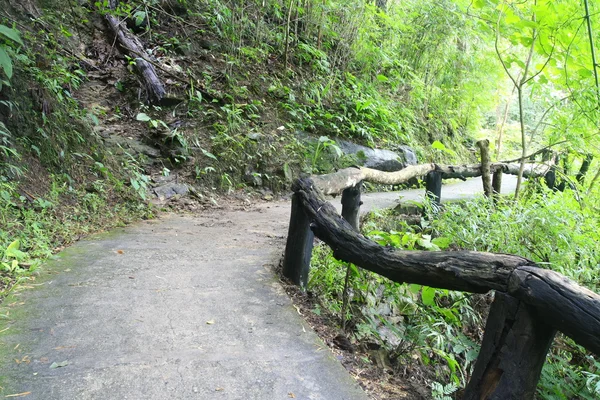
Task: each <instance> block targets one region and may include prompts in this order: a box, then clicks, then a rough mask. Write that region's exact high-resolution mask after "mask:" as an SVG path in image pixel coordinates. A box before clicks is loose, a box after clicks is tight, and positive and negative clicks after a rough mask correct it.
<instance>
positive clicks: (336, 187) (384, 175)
mask: <svg viewBox="0 0 600 400" xmlns="http://www.w3.org/2000/svg"><path fill="white" fill-rule="evenodd" d="M551 166H552V164H550V163H532V164H526V165H525V171H524V172H523V176H524V177H526V178H529V177H532V176H544V175H545V174H546V173H547V172H548V171H549V170H550V168H551ZM489 167H490V173H494V172H496V171H497V170H499V169H501V170H502V171H503V172H504V173H506V174H512V175H517V174H518V172H519V164H502V163H493V164H490V165H489ZM433 171H436V172H440V173H441V174H442V179H466V178H474V177H478V176H481V164H465V165H437V164H419V165H409V166H407V167H406V168H404V169H401V170H400V171H394V172H385V171H379V170H376V169H372V168H366V167H351V168H344V169H341V170H339V171H337V172H333V173H331V174H325V175H315V176H313V177H312V179H313V181H314V183H315V185H316V186H317V187H318V188H319V190H320V191H321V192H322V193H323V194H324V195H338V194H340V193H342V192H343V191H344V190H345V189H347V188H350V187H354V186H356V185H358V183H359V182H361V181H367V182H371V183H380V184H382V185H398V184H401V183H405V182H408V181H409V180H410V179H412V178H418V177H422V176H425V175H427V174H428V173H430V172H433Z"/></svg>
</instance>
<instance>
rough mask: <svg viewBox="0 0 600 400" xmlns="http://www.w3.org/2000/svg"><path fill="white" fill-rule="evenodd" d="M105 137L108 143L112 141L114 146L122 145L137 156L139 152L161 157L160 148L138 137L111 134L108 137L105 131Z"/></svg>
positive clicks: (152, 156) (151, 156)
mask: <svg viewBox="0 0 600 400" xmlns="http://www.w3.org/2000/svg"><path fill="white" fill-rule="evenodd" d="M102 135H103V137H104V141H105V142H106V143H110V144H112V145H114V146H120V147H121V148H123V149H125V150H127V151H128V152H129V153H131V155H133V156H136V155H138V154H144V155H145V156H147V157H150V158H158V157H160V150H158V149H157V148H155V147H152V146H148V145H146V144H144V143H142V142H140V141H139V140H137V139H134V138H128V137H124V136H119V135H110V136H108V137H106V136H104V135H106V133H105V132H103V133H102Z"/></svg>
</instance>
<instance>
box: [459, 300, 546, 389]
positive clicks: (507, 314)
mask: <svg viewBox="0 0 600 400" xmlns="http://www.w3.org/2000/svg"><path fill="white" fill-rule="evenodd" d="M555 333H556V330H555V329H553V328H552V327H550V326H549V325H547V324H545V323H544V322H543V321H542V320H541V319H539V318H538V317H537V314H536V312H535V310H534V309H533V308H531V306H528V305H526V304H525V303H523V302H521V301H519V300H517V299H515V298H514V297H512V296H509V295H506V294H503V293H500V292H496V293H495V298H494V302H493V303H492V307H491V308H490V314H489V316H488V319H487V323H486V326H485V334H484V336H483V343H482V345H481V350H480V352H479V356H478V357H477V361H476V363H475V368H474V370H473V375H472V376H471V380H470V382H469V383H468V385H467V387H466V389H465V394H464V396H463V400H529V399H533V398H534V395H535V390H536V387H537V383H538V380H539V378H540V374H541V372H542V366H543V365H544V361H545V359H546V353H547V352H548V349H549V348H550V345H551V344H552V340H553V338H554V335H555Z"/></svg>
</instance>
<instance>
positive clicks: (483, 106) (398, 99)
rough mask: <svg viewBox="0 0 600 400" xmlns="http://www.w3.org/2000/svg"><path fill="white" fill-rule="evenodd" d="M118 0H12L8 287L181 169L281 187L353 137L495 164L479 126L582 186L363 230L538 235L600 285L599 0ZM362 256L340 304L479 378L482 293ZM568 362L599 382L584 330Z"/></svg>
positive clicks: (435, 243)
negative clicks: (548, 159) (482, 150)
mask: <svg viewBox="0 0 600 400" xmlns="http://www.w3.org/2000/svg"><path fill="white" fill-rule="evenodd" d="M113 3H115V2H113V1H111V2H108V1H104V2H102V1H97V2H93V1H88V2H85V1H75V0H68V1H55V0H46V1H44V2H41V1H40V2H35V1H31V0H28V1H23V2H21V3H20V4H16V2H9V1H6V0H4V1H0V4H1V5H2V9H3V11H2V12H0V84H1V91H0V199H1V201H0V256H1V257H0V277H1V278H2V285H1V288H2V289H3V290H9V289H10V288H11V287H12V286H13V284H14V282H16V281H18V280H23V279H34V277H35V274H34V273H33V272H34V271H35V269H36V268H37V266H38V264H39V262H40V260H43V259H44V258H45V257H48V256H49V255H50V254H51V253H52V252H53V251H55V250H56V249H58V248H60V247H61V246H63V245H65V244H68V243H70V242H72V241H73V240H76V239H77V238H78V237H80V236H81V235H84V234H86V233H88V232H91V231H95V230H98V229H102V228H103V227H108V226H113V225H114V224H121V223H126V222H127V221H129V220H132V219H136V218H140V217H144V216H148V215H150V214H151V210H150V209H149V208H148V206H147V204H146V203H147V200H148V197H147V189H148V187H149V186H150V185H151V183H152V181H153V180H155V181H158V180H159V178H160V177H163V178H166V177H168V176H178V177H179V178H180V179H182V180H184V181H186V182H188V183H190V184H193V185H195V186H196V187H197V190H198V194H199V197H206V198H212V197H213V195H214V193H215V192H231V191H234V190H238V189H240V188H246V189H248V190H254V189H255V187H266V188H269V189H271V190H283V189H285V188H286V187H287V185H288V183H289V181H290V180H291V179H292V178H293V177H294V176H297V175H298V174H301V173H316V172H327V171H329V170H331V169H334V168H338V167H342V166H344V165H348V164H352V163H355V162H356V161H357V160H355V159H351V158H349V157H344V156H340V154H339V152H338V151H337V150H339V149H338V147H337V146H336V140H339V139H342V138H343V139H349V140H352V141H355V142H358V143H362V144H366V145H370V146H377V147H381V148H388V149H392V150H393V149H395V148H397V146H399V145H401V144H405V145H410V146H412V147H413V148H414V149H415V150H416V152H417V154H418V155H419V157H420V159H421V160H422V161H427V162H429V161H436V162H472V161H475V160H476V156H475V153H474V152H473V144H474V142H475V141H476V140H477V139H481V138H488V139H490V141H491V142H492V152H493V154H494V157H495V159H496V160H503V159H507V158H519V157H520V159H521V160H524V159H525V158H524V157H523V156H528V155H530V154H533V153H536V152H538V151H539V150H542V149H549V150H552V151H556V152H557V153H560V156H559V162H558V166H559V168H558V170H557V172H558V175H559V180H560V181H562V182H563V183H562V186H561V188H565V187H566V188H567V190H565V191H563V192H560V191H559V192H553V191H544V190H543V189H540V188H539V187H538V186H531V187H528V188H526V190H525V192H524V194H523V193H522V194H523V195H522V196H520V198H519V199H517V200H515V202H511V203H507V204H501V205H498V206H497V207H493V206H492V205H491V204H487V203H482V202H479V201H476V202H473V203H469V204H467V205H461V206H452V207H449V208H447V209H446V210H445V211H444V212H443V213H441V214H439V217H438V218H437V219H432V220H430V221H429V222H427V223H422V225H421V226H420V227H417V228H415V227H414V226H408V225H406V224H403V223H401V222H398V223H397V225H396V223H394V224H395V225H393V226H388V228H389V229H386V226H383V225H385V224H388V225H389V224H390V223H391V222H389V221H387V222H385V223H384V220H383V219H381V218H375V219H372V220H370V221H369V222H367V223H366V224H365V226H364V227H363V229H364V231H365V233H366V234H370V235H372V236H374V237H378V238H379V239H378V240H381V241H382V242H385V243H388V244H391V245H394V246H400V247H404V248H419V249H423V248H424V249H433V250H436V249H438V248H448V247H449V246H452V247H460V248H469V249H477V250H488V251H499V252H512V253H515V254H520V255H522V256H526V257H531V258H532V259H534V260H536V261H538V262H542V263H547V265H548V266H549V267H551V268H554V269H557V270H558V271H559V272H561V273H563V274H565V275H567V276H571V277H573V278H574V279H577V280H579V281H580V282H581V283H583V284H584V285H586V286H588V287H591V288H593V289H594V290H598V274H597V272H596V270H597V266H598V264H599V261H600V260H598V254H597V249H596V248H595V247H596V243H597V239H598V237H597V233H596V231H597V226H598V220H597V211H598V210H597V206H596V204H597V203H598V202H597V199H598V196H599V195H600V194H599V193H598V185H597V180H598V177H599V176H600V167H599V164H598V162H597V159H598V154H597V153H598V147H597V145H596V143H597V140H596V137H597V135H598V132H599V126H598V122H599V121H600V118H599V116H600V115H599V108H600V91H599V85H598V67H597V64H598V61H597V60H596V58H595V54H594V45H595V43H598V41H599V40H600V38H599V35H598V33H597V32H600V29H596V30H594V28H595V27H597V26H598V24H599V23H600V17H599V15H598V14H599V13H600V8H599V5H598V4H596V3H595V2H594V3H592V2H584V3H581V2H580V1H575V0H561V1H550V0H536V1H534V0H525V1H519V2H515V1H497V0H475V1H467V0H443V1H437V0H420V1H416V0H406V1H392V0H388V1H385V0H383V1H382V0H378V1H376V2H371V1H365V0H349V1H339V0H319V1H317V0H260V1H258V0H235V1H234V0H229V1H227V0H129V1H121V2H116V3H118V5H117V7H116V8H114V9H112V8H111V7H110V5H111V4H113ZM106 14H111V15H115V16H117V17H118V18H121V19H123V20H124V21H125V22H124V23H127V24H128V26H129V27H130V28H131V30H132V31H133V32H135V33H136V34H137V35H138V37H139V38H140V39H141V40H142V42H143V45H144V48H145V49H146V50H147V54H146V55H145V57H148V58H149V59H151V60H152V62H153V63H154V64H155V65H156V66H157V71H158V74H159V75H160V76H161V78H162V79H163V81H164V82H165V84H166V86H167V91H168V93H169V96H168V99H169V101H168V102H163V103H161V104H149V103H148V102H147V98H146V97H145V96H146V95H145V93H144V89H143V86H142V85H141V84H140V81H139V79H138V78H137V76H136V75H135V72H134V71H135V60H133V59H132V58H130V57H126V56H123V54H122V53H121V52H120V51H119V49H118V46H115V41H114V38H113V37H111V34H110V32H109V30H108V29H107V26H106V24H105V20H104V16H105V15H106ZM99 87H100V89H98V88H99ZM117 139H118V140H117ZM434 143H435V145H434V146H432V144H434ZM442 144H443V145H442ZM140 145H144V146H150V147H152V148H154V149H155V150H156V152H157V154H158V155H152V154H154V153H153V152H152V151H150V152H149V151H143V150H137V149H138V147H139V146H140ZM440 150H443V151H440ZM149 153H150V155H149ZM588 171H589V173H588ZM521 191H522V192H523V190H521ZM540 191H541V192H540ZM432 237H433V238H434V239H431V238H432ZM315 257H316V259H315V265H318V268H315V272H314V274H313V276H312V277H311V290H313V291H315V292H317V293H319V294H320V295H321V296H322V297H321V300H320V301H321V302H320V304H321V305H320V306H319V307H324V308H326V309H327V310H328V311H329V312H331V313H333V314H334V315H337V316H338V317H340V313H341V311H342V310H341V307H342V300H341V299H342V294H341V289H342V287H343V282H344V276H343V275H344V273H345V270H346V268H342V267H341V266H340V265H339V263H337V262H336V261H335V260H333V259H332V258H331V257H330V256H329V255H327V252H326V250H324V249H322V250H320V251H319V252H317V255H316V256H315ZM350 270H351V271H353V279H352V285H353V287H352V290H351V293H352V302H353V303H352V306H351V307H349V308H348V309H347V310H345V311H346V314H347V315H344V316H343V317H342V318H340V322H341V321H346V320H347V319H350V320H351V321H354V323H353V324H350V325H349V330H351V331H352V334H353V335H354V338H356V339H364V338H369V339H366V340H376V341H377V342H378V343H379V345H380V346H383V347H385V348H386V349H388V350H389V351H390V355H391V357H392V358H396V359H399V360H402V357H416V358H417V359H419V360H420V362H421V363H423V364H426V365H432V364H433V362H434V361H435V362H436V363H438V364H439V365H445V366H446V367H443V368H442V367H439V368H437V369H436V373H437V375H436V376H435V378H434V380H437V381H438V382H439V384H436V385H435V387H434V389H435V393H437V394H438V395H439V396H438V397H439V398H442V397H443V393H444V392H445V391H446V392H450V391H453V389H455V387H459V386H461V385H464V383H465V381H466V380H467V379H468V375H469V368H470V367H471V366H472V362H473V360H474V357H475V354H476V351H477V344H476V342H477V340H478V339H480V337H479V332H480V330H479V327H480V326H481V324H482V318H483V317H482V312H484V311H485V307H483V306H482V304H480V303H481V299H479V300H477V298H473V299H471V298H466V297H464V295H462V294H459V293H452V292H443V291H436V290H434V289H431V288H418V287H405V286H398V285H390V284H389V283H387V282H385V281H384V280H382V279H381V278H379V277H376V276H372V275H370V274H365V273H363V272H359V271H357V270H355V269H352V268H351V269H350ZM477 301H479V302H480V303H477ZM417 308H418V309H424V310H426V311H427V312H425V313H415V310H416V309H417ZM384 311H385V312H384ZM388 317H389V318H388ZM373 338H375V339H373ZM550 361H551V363H549V364H548V366H547V368H546V370H545V373H544V374H545V375H544V377H545V378H544V380H543V381H542V384H541V387H540V396H542V397H543V398H559V399H561V398H573V397H574V396H577V395H578V396H580V397H582V398H593V397H594V396H597V395H598V394H599V393H600V386H599V378H598V363H597V362H596V361H595V360H594V359H593V358H592V357H591V356H590V355H589V354H585V353H584V352H583V351H581V349H578V348H576V347H575V346H574V345H573V344H572V343H570V342H569V341H567V340H562V339H561V341H560V342H559V345H558V346H557V347H556V348H555V350H554V351H553V352H552V354H551V356H550ZM556 375H559V376H564V377H565V379H564V380H563V381H561V382H562V383H557V382H555V381H553V380H552V379H551V378H550V377H551V376H556ZM442 384H443V385H442ZM444 385H445V386H446V387H444ZM448 385H450V386H448ZM586 396H587V397H586Z"/></svg>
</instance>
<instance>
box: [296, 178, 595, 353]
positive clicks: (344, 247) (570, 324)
mask: <svg viewBox="0 0 600 400" xmlns="http://www.w3.org/2000/svg"><path fill="white" fill-rule="evenodd" d="M292 190H293V191H294V192H295V196H297V200H298V201H299V203H300V204H301V207H302V208H303V210H304V215H306V218H308V220H309V221H311V222H310V229H311V230H312V231H313V232H314V234H315V236H317V237H318V238H319V239H321V240H322V241H324V242H325V243H327V244H328V245H329V246H330V247H331V248H332V249H333V255H334V257H335V258H337V259H339V260H343V261H346V262H351V263H354V264H355V265H357V266H359V267H361V268H364V269H367V270H369V271H373V272H375V273H378V274H380V275H382V276H385V277H387V278H389V279H391V280H393V281H395V282H399V283H403V282H406V283H416V284H421V285H427V286H432V287H437V288H444V289H450V290H461V291H467V292H473V293H485V292H487V291H489V290H497V291H500V292H504V293H507V294H509V295H511V296H513V297H515V298H517V299H519V300H521V301H523V302H525V303H526V304H529V305H531V306H533V307H535V309H536V312H537V313H538V314H539V315H541V316H544V322H545V323H547V324H548V325H550V326H552V327H554V328H556V329H558V330H560V331H562V332H564V333H565V334H566V335H568V336H570V337H571V338H573V339H574V340H575V341H576V342H578V343H579V344H581V345H583V346H585V347H586V348H587V349H588V350H590V351H592V352H594V353H596V354H597V355H600V335H598V332H600V296H599V295H598V294H596V293H594V292H592V291H590V290H588V289H585V288H583V287H581V286H579V285H578V284H576V283H575V282H573V281H571V280H569V279H567V278H566V277H564V276H562V275H560V274H558V273H556V272H553V271H549V270H544V269H540V268H537V266H536V264H535V263H534V262H533V261H531V260H528V259H526V258H523V257H519V256H514V255H508V254H493V253H485V252H474V251H450V252H448V251H445V252H427V251H403V250H398V249H395V248H392V247H384V246H380V245H379V244H377V243H375V242H374V241H372V240H370V239H367V238H366V237H364V236H363V235H361V234H360V233H358V232H356V231H355V230H354V229H353V228H352V226H350V224H348V222H346V221H345V220H344V219H343V218H342V217H341V216H340V215H339V214H338V213H337V212H336V210H335V208H334V207H333V205H331V204H330V203H329V202H327V201H326V200H325V199H324V198H323V196H322V194H321V193H319V191H318V190H317V188H316V187H315V184H314V183H313V181H312V180H311V179H310V178H304V179H298V180H296V181H295V182H294V184H293V186H292Z"/></svg>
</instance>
